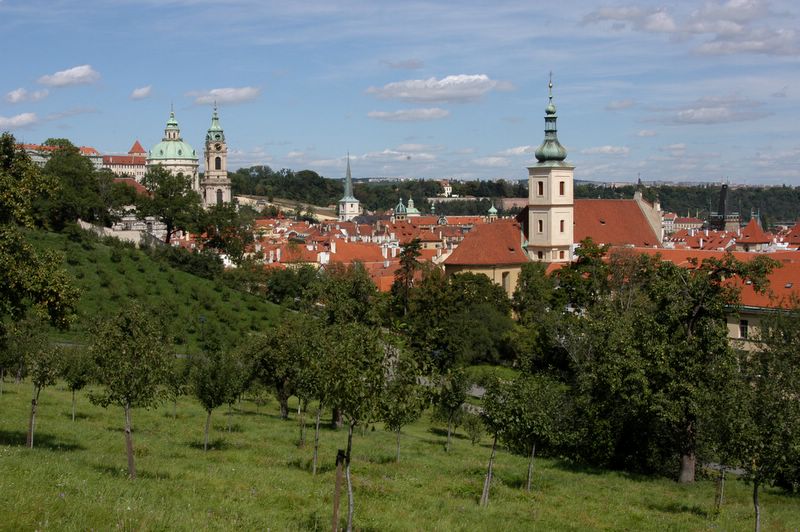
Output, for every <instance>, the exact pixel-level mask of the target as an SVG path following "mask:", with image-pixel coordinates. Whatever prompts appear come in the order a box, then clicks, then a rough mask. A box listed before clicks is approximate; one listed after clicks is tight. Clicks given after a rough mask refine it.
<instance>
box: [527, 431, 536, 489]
mask: <svg viewBox="0 0 800 532" xmlns="http://www.w3.org/2000/svg"><path fill="white" fill-rule="evenodd" d="M535 456H536V442H533V448H532V449H531V461H530V462H528V482H527V483H526V484H525V491H527V492H528V493H530V491H531V479H532V478H533V458H534V457H535Z"/></svg>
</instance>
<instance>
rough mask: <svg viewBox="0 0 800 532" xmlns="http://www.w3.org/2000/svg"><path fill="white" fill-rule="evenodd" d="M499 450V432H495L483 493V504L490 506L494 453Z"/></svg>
mask: <svg viewBox="0 0 800 532" xmlns="http://www.w3.org/2000/svg"><path fill="white" fill-rule="evenodd" d="M496 451H497V433H496V432H495V433H494V440H493V441H492V454H490V455H489V467H488V468H487V469H486V478H485V479H484V480H483V493H482V494H481V503H480V504H481V506H489V489H490V488H491V485H492V469H493V468H494V455H495V452H496Z"/></svg>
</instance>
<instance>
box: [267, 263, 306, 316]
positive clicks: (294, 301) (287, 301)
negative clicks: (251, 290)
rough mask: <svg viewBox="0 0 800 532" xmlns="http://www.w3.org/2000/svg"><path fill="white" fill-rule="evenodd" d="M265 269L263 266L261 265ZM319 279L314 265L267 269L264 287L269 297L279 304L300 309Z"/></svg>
mask: <svg viewBox="0 0 800 532" xmlns="http://www.w3.org/2000/svg"><path fill="white" fill-rule="evenodd" d="M261 269H262V270H263V266H261ZM316 280H317V270H316V269H315V268H314V267H313V266H309V265H304V266H301V267H300V268H287V269H285V270H281V269H272V270H267V273H266V274H265V278H264V287H265V291H266V296H267V299H269V300H270V301H272V302H273V303H278V304H279V305H287V306H289V307H292V308H295V309H300V308H302V307H303V300H304V298H305V296H306V294H307V293H308V291H309V290H310V288H311V286H312V285H313V284H314V283H315V282H316Z"/></svg>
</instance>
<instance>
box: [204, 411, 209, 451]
mask: <svg viewBox="0 0 800 532" xmlns="http://www.w3.org/2000/svg"><path fill="white" fill-rule="evenodd" d="M210 428H211V410H208V415H207V416H206V431H205V432H206V434H205V435H206V437H205V441H204V442H203V450H204V451H208V430H209V429H210Z"/></svg>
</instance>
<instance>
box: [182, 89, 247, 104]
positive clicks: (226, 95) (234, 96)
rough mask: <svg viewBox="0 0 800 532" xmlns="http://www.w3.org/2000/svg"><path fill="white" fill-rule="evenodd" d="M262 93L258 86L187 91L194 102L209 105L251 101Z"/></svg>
mask: <svg viewBox="0 0 800 532" xmlns="http://www.w3.org/2000/svg"><path fill="white" fill-rule="evenodd" d="M260 94H261V89H259V88H258V87H227V88H222V89H211V90H209V91H192V92H188V93H186V95H187V96H189V97H191V98H194V103H196V104H199V105H207V104H211V103H214V102H217V103H224V104H235V103H244V102H250V101H253V100H255V99H256V98H258V97H259V95H260Z"/></svg>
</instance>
